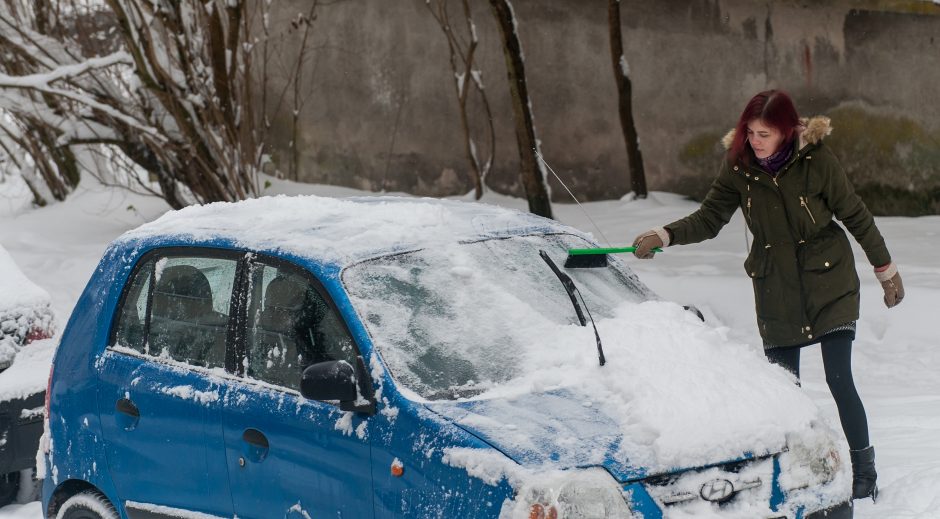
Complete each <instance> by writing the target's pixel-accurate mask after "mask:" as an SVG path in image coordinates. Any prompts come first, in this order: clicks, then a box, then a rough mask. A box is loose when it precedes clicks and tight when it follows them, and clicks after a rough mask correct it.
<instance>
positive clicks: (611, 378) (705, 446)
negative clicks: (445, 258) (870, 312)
mask: <svg viewBox="0 0 940 519" xmlns="http://www.w3.org/2000/svg"><path fill="white" fill-rule="evenodd" d="M507 311H511V310H510V309H507ZM516 322H518V329H516V330H514V331H513V333H518V334H522V335H528V336H529V337H530V338H531V341H530V344H531V345H532V346H531V348H529V349H528V350H527V351H525V352H524V355H525V360H524V362H523V364H524V366H525V369H524V370H523V373H522V374H521V375H520V376H518V377H516V378H514V379H513V380H511V381H509V382H506V383H502V384H498V385H496V386H495V387H493V388H492V389H490V390H488V391H486V392H485V393H483V394H481V395H479V396H477V397H474V398H472V399H469V400H464V401H457V402H440V401H434V402H426V403H425V405H427V406H428V407H430V408H431V409H433V410H435V411H437V412H439V413H440V414H442V415H444V416H447V417H448V418H450V419H452V420H454V421H455V422H456V423H457V424H459V425H461V426H462V427H464V428H466V429H468V430H470V431H472V432H474V433H475V434H477V435H479V436H481V437H482V438H484V439H485V440H487V441H488V442H490V443H491V444H493V445H494V446H496V447H497V448H499V449H500V450H502V451H503V452H505V453H506V454H508V455H509V456H510V457H512V458H513V459H515V460H516V461H517V462H519V463H523V464H532V465H553V466H556V467H558V468H573V467H577V466H588V465H599V466H605V467H607V468H608V470H610V471H611V472H612V473H613V474H614V475H615V476H617V477H618V479H621V480H625V479H631V478H633V477H637V476H641V475H642V473H643V472H645V473H647V474H655V473H661V472H665V471H671V470H674V469H676V468H687V467H695V466H702V465H707V464H712V463H716V462H721V461H728V460H732V459H736V458H739V457H741V456H744V455H748V454H754V455H761V454H765V453H774V452H778V451H779V450H781V449H782V448H783V447H784V446H785V445H786V442H787V435H788V434H791V435H792V434H793V433H798V432H801V431H806V430H809V429H810V428H811V425H812V424H813V423H814V422H817V421H819V420H820V416H819V412H818V409H817V407H816V406H815V405H814V404H813V403H812V401H811V400H810V399H809V398H808V397H807V396H806V395H804V394H803V393H802V392H801V391H800V389H799V388H798V387H797V386H796V384H795V383H794V382H795V380H794V379H793V378H792V377H791V376H790V375H789V374H788V373H787V372H785V371H784V370H782V369H780V368H778V367H775V366H772V365H770V364H769V363H768V362H767V361H766V360H765V359H764V358H763V356H762V355H761V354H760V353H758V352H756V351H754V350H753V349H751V348H749V347H747V346H745V345H742V344H735V343H732V342H730V341H729V340H728V338H727V333H726V332H727V329H721V328H717V329H716V328H712V327H710V326H708V325H707V324H704V323H702V322H701V321H700V320H699V319H698V318H697V317H696V316H695V315H693V314H692V313H690V312H688V311H686V310H684V309H683V308H682V307H680V306H678V305H676V304H673V303H667V302H660V301H647V302H643V303H624V304H622V305H621V306H620V307H618V308H617V309H616V310H615V314H614V317H613V318H609V319H601V320H598V322H597V328H598V331H599V333H600V336H601V338H602V340H603V344H604V351H605V353H606V357H607V364H606V365H605V366H603V367H601V366H599V364H598V360H597V353H596V348H595V338H594V334H593V331H592V330H591V328H590V327H587V328H585V327H580V326H576V325H553V324H546V323H527V322H526V321H525V320H517V321H516Z"/></svg>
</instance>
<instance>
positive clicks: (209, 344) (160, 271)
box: [114, 256, 238, 368]
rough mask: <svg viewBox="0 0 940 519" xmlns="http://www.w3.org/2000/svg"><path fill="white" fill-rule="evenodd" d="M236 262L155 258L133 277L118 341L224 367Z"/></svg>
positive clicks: (165, 355)
mask: <svg viewBox="0 0 940 519" xmlns="http://www.w3.org/2000/svg"><path fill="white" fill-rule="evenodd" d="M237 265H238V263H237V261H236V260H233V259H226V258H214V257H198V256H168V257H162V258H161V257H156V258H151V259H150V260H148V261H147V263H145V264H144V265H143V266H142V267H141V268H139V269H138V270H137V272H136V274H135V275H134V278H133V279H132V280H131V281H130V285H129V286H128V289H127V291H126V296H125V299H124V303H123V306H122V308H121V309H120V316H119V318H118V325H117V328H116V331H115V339H114V344H116V345H118V346H123V347H127V348H131V349H133V350H136V351H138V352H140V353H143V354H146V355H151V356H155V357H162V358H169V359H173V360H177V361H180V362H184V363H187V364H191V365H194V366H202V367H208V368H222V367H224V366H225V348H226V346H225V344H226V335H227V330H228V321H229V314H230V311H231V300H232V290H233V287H234V285H235V273H236V270H237Z"/></svg>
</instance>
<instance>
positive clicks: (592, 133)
mask: <svg viewBox="0 0 940 519" xmlns="http://www.w3.org/2000/svg"><path fill="white" fill-rule="evenodd" d="M436 2H437V0H431V2H430V4H431V5H433V4H435V3H436ZM449 3H450V6H451V8H450V14H451V17H452V22H453V27H454V29H453V30H455V31H458V33H459V34H461V35H462V37H464V38H466V36H467V34H468V31H467V30H466V26H465V22H464V17H463V14H462V10H461V8H460V2H459V1H457V0H450V2H449ZM470 3H471V4H472V13H473V19H474V22H475V29H476V32H477V35H478V39H479V48H478V50H477V55H476V58H477V62H478V68H479V69H480V71H481V74H482V81H483V84H484V85H485V90H486V93H487V97H488V99H489V102H490V103H491V105H492V110H493V116H494V125H495V129H496V135H497V139H496V147H495V148H496V149H495V158H494V162H493V168H492V171H491V172H490V173H489V175H488V177H487V181H486V182H487V185H488V187H489V188H490V189H493V190H495V191H499V192H505V193H512V194H517V195H520V194H521V185H520V183H519V182H518V178H517V177H518V175H517V169H518V163H519V160H518V149H517V145H516V141H515V134H514V130H513V121H512V115H511V109H510V105H509V90H508V82H507V78H506V68H505V60H504V56H503V53H502V47H501V45H500V42H499V34H498V31H497V28H496V25H495V23H494V22H493V17H492V14H491V12H490V11H489V7H488V3H487V2H484V1H482V0H471V1H470ZM273 5H274V10H275V12H274V13H273V16H272V20H273V25H275V26H277V25H278V24H279V23H280V24H284V23H287V22H288V21H289V20H290V19H291V18H292V17H294V16H296V13H297V12H299V11H305V10H308V9H309V5H310V4H309V2H308V1H306V0H292V1H284V2H275V3H274V4H273ZM428 5H429V4H428V3H426V2H425V0H395V1H376V0H343V1H339V2H333V3H329V4H327V5H324V6H322V7H319V8H318V10H317V19H316V21H315V22H314V24H313V25H312V31H311V33H310V35H311V39H310V41H311V45H310V48H309V50H308V56H307V57H306V58H305V63H306V68H305V70H304V75H303V81H302V84H301V88H300V91H301V92H302V93H303V96H304V104H303V111H302V116H301V118H300V124H299V126H298V129H297V131H296V135H295V134H294V132H293V131H292V129H291V128H292V125H291V123H290V121H289V118H288V117H281V118H279V119H276V120H275V121H274V125H275V128H276V130H277V132H278V134H279V139H278V142H279V143H280V147H279V149H278V150H276V153H275V161H276V164H277V165H278V167H279V168H280V169H282V170H283V169H284V164H285V162H286V161H287V157H288V156H289V155H290V149H289V146H288V143H289V142H290V141H291V140H293V139H295V138H296V146H297V150H298V153H299V155H298V157H297V164H298V169H297V171H298V178H299V179H300V180H302V181H308V182H324V183H331V184H340V185H347V186H352V187H357V188H364V189H369V190H376V191H378V190H383V189H384V190H386V191H405V192H410V193H415V194H421V195H432V196H441V195H453V194H462V193H466V192H468V191H470V190H471V187H472V182H471V179H470V173H469V171H470V168H469V162H468V159H467V157H466V153H465V145H464V135H463V132H462V130H461V125H460V118H459V112H458V109H457V98H456V86H455V80H454V74H453V72H452V70H451V66H450V62H449V54H448V47H447V41H446V39H445V37H444V34H443V32H442V31H441V28H440V26H439V25H438V24H437V23H436V22H435V21H434V18H433V17H432V16H431V14H430V12H429V10H428V7H427V6H428ZM513 6H514V8H515V12H516V15H517V19H518V27H519V29H518V30H519V34H520V36H521V40H522V44H523V50H524V53H525V61H526V67H527V70H526V72H527V78H528V82H529V88H530V91H531V97H532V99H531V102H532V107H533V111H534V116H535V124H536V130H537V135H538V138H539V139H540V140H541V143H542V150H543V153H544V155H545V158H546V159H547V160H548V162H549V163H550V164H551V165H552V167H553V168H554V170H555V171H556V172H557V173H558V174H559V175H560V176H561V177H562V178H563V179H564V180H565V182H566V183H567V184H568V185H569V186H570V187H571V188H572V190H573V191H574V192H575V194H576V195H577V196H578V197H579V198H580V199H582V200H596V199H609V198H619V197H621V196H623V195H624V194H626V193H627V192H628V191H629V187H628V186H629V182H628V172H627V158H626V151H625V145H624V141H623V135H622V133H621V131H620V123H619V118H618V114H617V111H616V106H617V105H616V103H617V97H616V90H615V85H614V79H613V75H612V74H613V73H612V65H611V59H610V47H609V40H608V26H607V2H606V1H602V0H579V1H571V0H514V1H513ZM622 9H623V13H622V30H623V34H624V42H625V57H626V60H627V62H628V64H629V69H630V75H631V78H632V81H633V87H634V88H633V106H634V112H635V118H636V125H637V129H638V132H639V135H640V146H641V149H642V152H643V158H644V162H645V165H646V174H647V180H648V184H649V187H650V189H652V190H668V191H676V192H680V193H684V194H687V195H690V196H695V197H700V196H702V195H703V194H704V192H705V191H706V190H707V187H708V185H709V183H710V182H711V178H712V176H713V175H714V173H715V171H716V169H717V167H718V163H719V161H720V156H721V149H720V146H719V144H718V140H719V139H720V137H721V136H722V135H723V134H724V133H725V132H726V131H727V130H728V129H729V128H730V127H732V126H733V125H734V123H735V121H736V118H737V116H738V115H739V113H740V110H741V109H742V108H743V106H744V103H745V102H746V101H747V100H748V99H749V98H750V97H751V96H752V95H753V94H755V93H757V92H758V91H761V90H764V89H767V88H782V89H784V90H786V91H788V92H789V93H790V94H791V95H792V96H793V97H794V99H795V101H796V103H797V108H798V109H799V110H800V112H801V113H802V114H803V115H815V114H827V115H829V116H831V117H832V119H833V123H832V124H833V127H834V131H833V134H832V136H831V138H830V139H829V141H828V142H829V143H830V144H831V145H832V146H833V147H834V148H835V151H836V153H837V154H838V155H839V156H840V157H841V158H842V159H843V162H844V164H845V165H846V167H847V168H848V170H849V172H850V175H851V176H852V178H853V180H854V181H855V183H856V185H857V186H858V188H859V190H860V192H862V193H863V196H865V198H866V200H867V201H869V205H872V207H873V208H874V209H875V210H876V211H878V212H880V213H885V212H887V213H900V214H922V213H925V212H933V213H940V151H938V150H940V102H937V97H938V96H937V91H938V87H937V85H940V5H936V4H934V3H932V2H925V1H843V0H834V1H818V0H804V1H799V2H797V1H789V0H779V1H770V2H753V1H751V0H688V1H678V0H636V1H630V2H623V3H622ZM297 48H299V45H298V46H295V47H294V48H287V49H283V50H282V51H281V52H282V53H283V60H284V62H285V65H284V67H282V68H283V69H284V70H290V63H291V62H292V60H294V59H295V58H296V51H297ZM285 74H286V73H285ZM277 83H278V79H277V78H275V80H274V81H273V84H272V87H271V88H272V90H271V91H274V89H275V88H276V86H277ZM273 97H274V96H269V99H268V101H269V103H270V102H273V101H272V98H273ZM480 106H481V105H480V104H479V101H478V99H477V98H475V97H473V96H471V99H470V110H469V116H470V120H471V121H470V122H471V128H472V129H473V133H474V135H476V136H477V137H476V141H477V146H478V153H479V154H480V155H486V153H487V149H486V148H487V146H486V142H485V139H483V138H482V136H483V135H484V133H483V129H484V128H483V126H481V124H480V121H481V120H482V119H481V118H482V117H483V113H482V110H481V108H480ZM552 186H553V189H552V192H553V198H554V199H555V200H556V201H564V200H565V198H567V196H568V195H567V194H566V193H564V191H563V190H562V189H561V187H560V186H559V185H558V184H557V182H555V181H554V180H552ZM885 193H887V195H885ZM875 195H879V196H875Z"/></svg>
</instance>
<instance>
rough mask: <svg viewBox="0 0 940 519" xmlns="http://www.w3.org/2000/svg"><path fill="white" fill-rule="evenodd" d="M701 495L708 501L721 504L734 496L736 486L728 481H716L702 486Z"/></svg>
mask: <svg viewBox="0 0 940 519" xmlns="http://www.w3.org/2000/svg"><path fill="white" fill-rule="evenodd" d="M700 494H701V496H702V499H704V500H706V501H711V502H712V503H721V502H722V501H727V500H728V499H729V498H730V497H731V496H732V495H733V494H734V485H733V484H732V483H731V482H730V481H728V480H727V479H714V480H712V481H709V482H708V483H705V484H704V485H702V490H701V491H700Z"/></svg>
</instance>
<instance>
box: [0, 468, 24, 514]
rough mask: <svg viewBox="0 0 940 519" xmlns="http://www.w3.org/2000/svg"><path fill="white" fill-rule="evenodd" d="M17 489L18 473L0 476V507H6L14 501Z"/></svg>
mask: <svg viewBox="0 0 940 519" xmlns="http://www.w3.org/2000/svg"><path fill="white" fill-rule="evenodd" d="M19 489H20V473H19V472H8V473H6V474H3V475H2V476H0V506H6V505H8V504H10V503H12V502H13V501H15V500H16V494H17V493H18V492H19Z"/></svg>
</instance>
